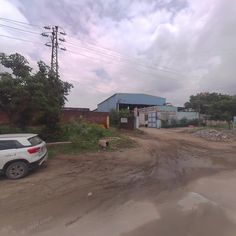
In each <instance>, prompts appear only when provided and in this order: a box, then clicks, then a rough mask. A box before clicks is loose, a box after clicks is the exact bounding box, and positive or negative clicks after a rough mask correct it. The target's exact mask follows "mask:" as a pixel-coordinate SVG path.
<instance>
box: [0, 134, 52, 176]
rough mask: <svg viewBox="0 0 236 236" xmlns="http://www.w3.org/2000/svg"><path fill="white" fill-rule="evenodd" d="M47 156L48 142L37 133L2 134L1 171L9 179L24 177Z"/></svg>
mask: <svg viewBox="0 0 236 236" xmlns="http://www.w3.org/2000/svg"><path fill="white" fill-rule="evenodd" d="M47 158H48V152H47V147H46V143H45V142H44V141H43V140H41V139H40V138H39V137H38V135H37V134H2V135H0V173H1V174H4V175H6V176H7V178H9V179H19V178H22V177H24V176H25V175H27V173H28V171H29V170H30V169H31V168H32V167H35V166H40V165H42V164H43V163H44V162H45V161H46V160H47Z"/></svg>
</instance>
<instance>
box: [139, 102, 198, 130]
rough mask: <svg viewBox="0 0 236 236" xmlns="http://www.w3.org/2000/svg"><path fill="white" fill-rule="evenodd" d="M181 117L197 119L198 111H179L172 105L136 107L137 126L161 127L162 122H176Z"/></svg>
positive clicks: (189, 119)
mask: <svg viewBox="0 0 236 236" xmlns="http://www.w3.org/2000/svg"><path fill="white" fill-rule="evenodd" d="M182 119H186V120H188V121H191V120H196V119H198V112H192V111H190V112H184V111H180V112H179V111H178V108H177V107H174V106H153V107H146V108H141V109H138V120H139V122H138V123H139V126H147V127H150V128H161V127H162V126H163V124H164V123H165V124H171V123H172V122H176V123H178V122H179V121H180V120H182Z"/></svg>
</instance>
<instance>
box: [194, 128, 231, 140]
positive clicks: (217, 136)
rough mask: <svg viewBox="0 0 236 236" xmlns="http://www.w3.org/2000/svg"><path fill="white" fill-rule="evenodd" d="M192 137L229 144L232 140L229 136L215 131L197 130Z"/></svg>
mask: <svg viewBox="0 0 236 236" xmlns="http://www.w3.org/2000/svg"><path fill="white" fill-rule="evenodd" d="M193 135H194V136H196V137H201V138H204V139H206V140H210V141H215V142H229V141H231V139H232V136H231V135H229V134H227V133H225V132H224V131H219V130H215V129H205V130H198V131H196V132H195V133H193Z"/></svg>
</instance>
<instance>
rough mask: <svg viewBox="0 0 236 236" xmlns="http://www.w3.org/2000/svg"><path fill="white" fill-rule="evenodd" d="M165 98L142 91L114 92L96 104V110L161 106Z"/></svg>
mask: <svg viewBox="0 0 236 236" xmlns="http://www.w3.org/2000/svg"><path fill="white" fill-rule="evenodd" d="M165 104H166V99H165V98H162V97H157V96H153V95H148V94H143V93H116V94H114V95H112V96H111V97H109V98H107V99H106V100H104V101H103V102H101V103H99V104H98V106H97V111H98V112H109V111H110V110H112V109H114V110H120V109H127V108H129V109H130V110H133V109H134V108H135V107H137V108H143V107H149V106H163V105H165Z"/></svg>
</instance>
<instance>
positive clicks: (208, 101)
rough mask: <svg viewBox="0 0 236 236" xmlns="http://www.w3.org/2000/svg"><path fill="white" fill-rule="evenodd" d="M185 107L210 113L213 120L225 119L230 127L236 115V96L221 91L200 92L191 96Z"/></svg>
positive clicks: (202, 112) (206, 113)
mask: <svg viewBox="0 0 236 236" xmlns="http://www.w3.org/2000/svg"><path fill="white" fill-rule="evenodd" d="M185 107H186V108H191V109H194V110H196V111H199V112H200V113H201V114H205V115H208V116H209V118H210V119H213V120H225V121H227V122H228V124H229V127H230V123H231V121H232V119H233V116H235V115H236V96H230V95H227V94H220V93H199V94H197V95H192V96H190V100H189V102H186V103H185Z"/></svg>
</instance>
